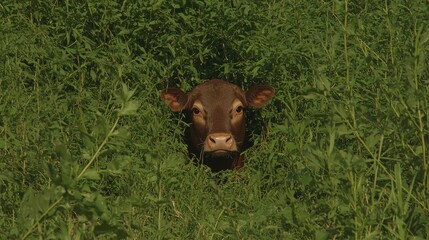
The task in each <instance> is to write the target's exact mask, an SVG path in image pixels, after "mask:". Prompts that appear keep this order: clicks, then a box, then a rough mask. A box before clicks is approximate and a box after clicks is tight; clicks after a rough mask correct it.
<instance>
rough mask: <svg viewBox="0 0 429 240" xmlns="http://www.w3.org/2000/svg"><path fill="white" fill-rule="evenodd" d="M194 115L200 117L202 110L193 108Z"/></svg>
mask: <svg viewBox="0 0 429 240" xmlns="http://www.w3.org/2000/svg"><path fill="white" fill-rule="evenodd" d="M192 114H194V115H198V114H200V110H199V109H198V108H192Z"/></svg>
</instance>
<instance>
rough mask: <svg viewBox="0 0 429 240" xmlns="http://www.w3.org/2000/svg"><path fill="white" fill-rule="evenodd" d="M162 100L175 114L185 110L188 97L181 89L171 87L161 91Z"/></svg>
mask: <svg viewBox="0 0 429 240" xmlns="http://www.w3.org/2000/svg"><path fill="white" fill-rule="evenodd" d="M161 99H162V100H164V101H165V102H167V104H168V106H169V107H170V109H171V110H172V111H173V112H179V111H182V110H183V109H184V108H185V106H186V103H187V102H188V95H187V94H186V93H185V92H183V91H182V90H180V89H179V88H175V87H170V88H166V89H164V90H162V91H161Z"/></svg>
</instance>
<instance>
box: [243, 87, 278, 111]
mask: <svg viewBox="0 0 429 240" xmlns="http://www.w3.org/2000/svg"><path fill="white" fill-rule="evenodd" d="M274 94H275V90H274V88H273V87H271V86H269V85H256V86H253V87H252V88H250V89H249V90H247V91H246V101H247V105H248V106H250V107H254V108H261V107H263V106H265V104H267V103H268V102H269V101H270V100H271V98H272V97H273V96H274Z"/></svg>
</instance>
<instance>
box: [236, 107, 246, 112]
mask: <svg viewBox="0 0 429 240" xmlns="http://www.w3.org/2000/svg"><path fill="white" fill-rule="evenodd" d="M243 110H244V109H243V107H242V106H238V107H237V108H236V109H235V111H236V112H237V113H242V112H243Z"/></svg>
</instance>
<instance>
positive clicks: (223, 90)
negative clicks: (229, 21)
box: [161, 79, 274, 171]
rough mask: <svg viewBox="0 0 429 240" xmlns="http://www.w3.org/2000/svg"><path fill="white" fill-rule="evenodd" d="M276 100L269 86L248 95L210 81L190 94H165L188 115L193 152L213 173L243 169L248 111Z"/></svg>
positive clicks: (176, 108) (169, 91) (172, 106)
mask: <svg viewBox="0 0 429 240" xmlns="http://www.w3.org/2000/svg"><path fill="white" fill-rule="evenodd" d="M273 96H274V88H273V87H271V86H268V85H256V86H254V87H252V88H251V89H249V90H248V91H246V92H245V91H243V90H242V89H241V88H240V87H238V86H237V85H234V84H231V83H228V82H225V81H223V80H219V79H213V80H209V81H206V82H204V83H202V84H200V85H198V86H197V87H195V88H194V89H193V90H192V91H191V92H189V93H185V92H183V91H182V90H180V89H178V88H166V89H164V90H163V91H162V92H161V98H162V99H163V100H164V101H166V102H167V103H168V105H169V107H170V109H171V110H172V111H175V112H177V111H186V113H187V115H188V119H189V123H190V128H189V134H188V135H187V139H186V140H187V143H188V146H189V152H190V153H191V154H194V155H196V156H197V157H200V159H201V161H202V162H203V163H204V164H206V165H208V166H209V167H210V168H211V169H212V170H213V171H220V170H225V169H234V168H240V167H242V166H243V164H244V160H243V158H242V157H241V156H240V153H241V151H242V150H243V149H242V148H243V143H244V142H245V140H246V139H245V114H244V111H245V108H246V107H254V108H261V107H263V106H264V105H265V104H266V103H268V102H269V100H270V99H271V98H272V97H273Z"/></svg>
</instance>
